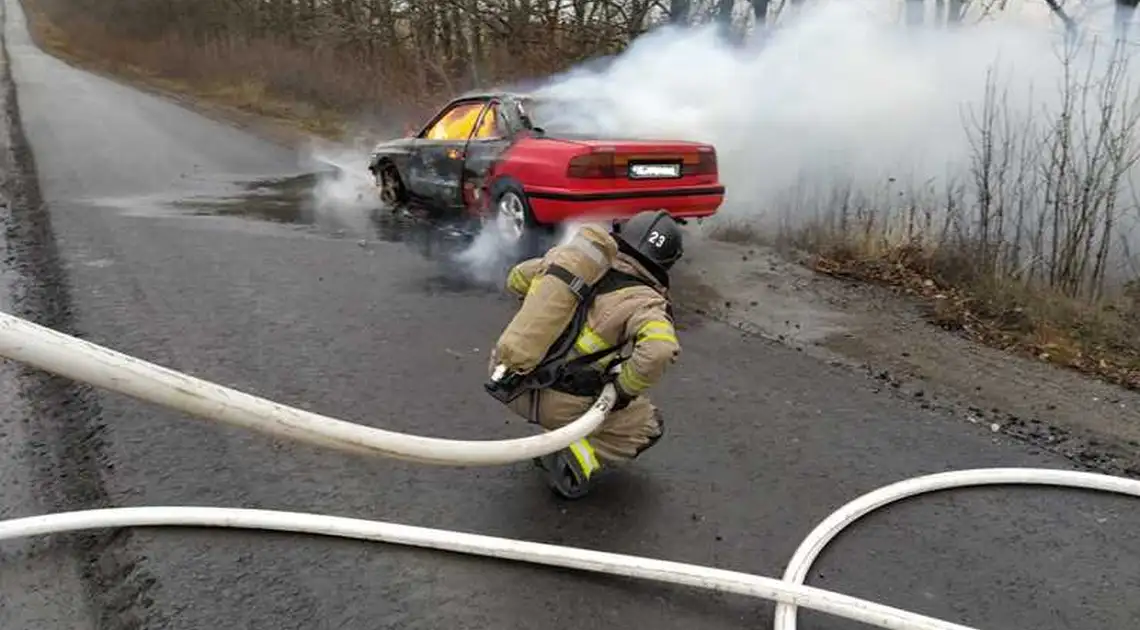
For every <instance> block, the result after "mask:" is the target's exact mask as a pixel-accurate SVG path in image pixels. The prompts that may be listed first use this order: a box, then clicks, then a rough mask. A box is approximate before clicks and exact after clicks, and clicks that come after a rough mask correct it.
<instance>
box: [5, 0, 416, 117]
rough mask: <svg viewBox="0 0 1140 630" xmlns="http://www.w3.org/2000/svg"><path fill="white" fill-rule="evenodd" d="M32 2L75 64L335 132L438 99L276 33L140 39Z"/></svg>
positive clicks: (42, 41)
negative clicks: (399, 90) (202, 40)
mask: <svg viewBox="0 0 1140 630" xmlns="http://www.w3.org/2000/svg"><path fill="white" fill-rule="evenodd" d="M28 5H29V6H28V8H27V13H28V19H29V23H30V30H31V32H32V36H33V38H34V39H35V40H36V43H37V44H39V45H40V46H41V47H42V48H44V49H45V50H47V51H48V52H50V53H51V54H53V55H55V56H57V57H59V58H61V59H64V60H66V61H68V62H70V63H73V64H75V65H77V66H80V67H84V68H87V69H90V70H95V71H98V72H102V73H106V74H110V75H115V76H118V77H120V78H123V79H126V80H129V81H131V82H134V83H136V84H142V85H145V86H149V87H152V88H156V89H158V90H160V91H163V92H167V93H174V94H180V95H184V96H188V97H191V98H194V99H200V100H203V101H206V102H209V103H213V104H217V105H221V106H224V107H228V108H233V109H236V110H239V111H242V112H246V113H249V114H254V115H257V116H262V117H265V118H268V119H271V120H274V121H277V122H280V123H284V124H287V125H289V126H292V127H295V128H298V129H301V130H303V131H306V132H308V133H312V134H315V135H319V136H323V137H326V138H330V139H339V138H341V137H342V136H343V135H344V134H345V132H346V131H347V129H348V123H349V122H350V121H356V120H362V119H363V120H367V119H379V118H381V117H386V116H387V117H391V116H392V115H393V114H396V115H401V114H402V115H404V116H407V115H408V113H409V112H421V111H423V110H424V108H425V107H430V105H427V104H426V103H431V99H430V98H421V99H419V101H418V102H416V101H414V100H412V99H409V98H405V99H391V98H383V97H384V96H385V95H384V94H383V91H382V90H380V89H379V88H378V87H377V82H376V81H375V74H374V72H373V69H371V68H369V67H366V66H361V65H359V64H352V63H345V60H343V59H338V58H337V57H336V56H335V55H331V54H319V53H314V52H313V51H303V50H297V49H292V48H289V47H286V46H282V45H280V44H277V43H275V42H273V41H272V40H257V41H244V40H241V39H237V38H234V39H232V40H230V41H224V42H223V41H214V42H211V43H209V44H193V43H191V42H188V41H185V40H184V39H183V38H181V37H179V36H178V35H177V34H167V35H164V36H162V37H161V38H159V39H156V40H154V41H132V40H127V39H123V38H119V37H115V36H114V35H113V34H112V33H110V32H109V31H108V30H107V29H106V28H105V27H104V26H103V25H102V24H99V23H97V22H92V21H87V20H82V19H78V18H73V19H69V20H68V24H67V27H66V29H65V28H64V27H62V26H60V25H59V24H57V23H56V22H55V21H53V20H52V19H50V18H49V16H48V15H47V14H46V12H44V11H43V10H41V9H39V8H38V7H37V5H36V3H35V1H34V0H33V1H32V2H29V3H28ZM394 101H395V102H394ZM381 103H384V104H385V105H386V106H387V108H386V109H385V107H382V106H381V105H380V104H381ZM413 116H414V114H413Z"/></svg>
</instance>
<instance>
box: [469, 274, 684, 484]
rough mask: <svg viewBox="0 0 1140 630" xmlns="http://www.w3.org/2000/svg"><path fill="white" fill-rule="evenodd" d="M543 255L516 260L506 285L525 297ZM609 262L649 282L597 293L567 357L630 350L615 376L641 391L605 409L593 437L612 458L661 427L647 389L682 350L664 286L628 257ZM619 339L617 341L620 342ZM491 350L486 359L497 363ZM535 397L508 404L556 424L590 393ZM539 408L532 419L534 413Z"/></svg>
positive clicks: (574, 413) (580, 407)
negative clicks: (617, 406)
mask: <svg viewBox="0 0 1140 630" xmlns="http://www.w3.org/2000/svg"><path fill="white" fill-rule="evenodd" d="M543 264H544V263H543V260H542V259H541V258H533V259H530V260H527V261H524V262H522V263H519V264H518V265H516V266H515V267H514V268H513V269H511V271H510V273H509V274H508V276H507V289H508V290H509V291H510V292H511V293H513V294H514V295H515V296H517V297H518V298H520V299H521V298H524V297H525V296H526V294H527V291H528V290H529V289H530V287H531V280H532V279H533V278H534V277H535V276H536V275H537V274H539V273H540V272H541V271H542V267H543ZM613 268H614V269H616V270H618V271H622V272H624V273H627V274H631V275H635V276H638V277H640V278H643V279H644V280H645V281H646V282H647V283H648V285H634V286H630V287H625V288H621V289H618V290H616V291H613V292H609V293H600V294H598V295H597V296H596V297H595V298H594V303H593V304H592V306H591V308H590V311H589V313H588V315H587V320H586V323H585V326H583V328H582V332H581V333H580V334H579V336H578V339H577V340H576V343H575V344H574V349H573V350H572V351H571V353H570V356H569V357H568V358H571V359H572V358H574V357H576V356H582V355H586V354H590V353H593V352H595V351H598V350H602V349H605V348H616V349H617V351H618V352H619V353H620V354H621V356H627V357H628V359H626V360H625V361H624V362H623V363H622V364H621V371H620V373H619V375H618V377H617V380H616V383H617V386H618V387H620V388H621V389H622V390H623V391H624V392H625V393H627V394H629V395H631V396H638V398H637V399H636V400H635V401H634V402H633V403H632V404H630V405H629V406H628V407H626V408H625V409H620V410H616V411H613V412H611V413H610V414H609V416H608V417H607V419H606V420H605V422H604V423H603V425H602V427H600V428H599V430H598V431H596V432H595V434H594V435H593V436H591V438H590V439H591V442H592V443H593V446H594V447H595V448H596V449H597V454H598V455H600V456H601V457H602V458H603V459H604V460H608V461H611V462H614V461H621V460H627V459H629V458H631V457H633V456H635V455H636V454H637V452H638V451H639V450H640V448H641V447H643V446H644V445H645V443H646V442H648V441H649V440H650V439H651V438H653V437H654V436H655V435H657V434H658V433H659V432H660V427H658V426H657V424H656V422H657V415H656V412H657V411H656V409H655V407H654V406H653V405H652V404H651V403H650V401H649V398H648V396H647V395H646V392H647V391H648V390H649V389H650V388H651V387H653V386H654V385H655V384H656V383H657V382H658V380H660V378H661V377H662V376H663V375H664V373H665V370H666V369H667V368H668V367H669V366H670V365H671V364H672V363H674V362H675V361H676V360H677V358H678V357H679V356H680V352H681V345H680V343H679V342H678V340H677V333H676V330H675V329H674V325H673V318H672V317H671V316H670V314H669V310H668V305H669V302H668V289H667V287H665V286H664V285H662V284H661V283H660V282H659V281H658V280H657V279H656V278H655V277H654V276H653V274H651V273H649V272H648V271H647V270H646V269H645V267H643V266H642V265H641V264H640V263H639V262H637V261H636V260H635V259H633V258H632V257H630V256H628V255H626V254H624V253H620V252H619V253H618V255H617V257H616V258H615V259H614V262H613ZM619 344H621V345H620V346H619ZM493 354H494V353H492V357H491V366H492V367H493V366H494V365H495V357H494V356H493ZM615 356H616V354H607V355H605V356H603V357H602V358H601V359H599V360H597V361H596V362H595V363H594V365H595V366H596V367H597V369H599V370H601V369H602V368H603V367H604V366H605V365H606V364H607V363H609V362H610V361H611V360H612V359H613V358H614V357H615ZM538 396H539V398H538V403H537V404H534V403H533V401H531V400H530V396H522V397H520V398H518V399H516V400H515V401H513V402H512V403H511V404H510V405H509V407H510V408H511V409H512V410H513V411H514V412H515V413H518V414H519V415H521V416H523V417H526V418H529V419H531V420H532V421H537V422H538V423H539V424H541V425H542V426H543V427H545V428H547V429H556V428H558V427H560V426H563V425H565V424H567V423H569V422H572V421H574V420H576V419H577V418H578V417H579V416H581V415H582V414H583V413H585V412H586V410H588V409H589V408H590V406H591V405H592V404H593V402H594V400H593V398H590V397H583V396H572V395H570V394H567V393H564V392H560V391H554V390H546V391H543V392H540V393H539V394H538ZM533 414H537V416H538V417H537V418H534V417H532V415H533Z"/></svg>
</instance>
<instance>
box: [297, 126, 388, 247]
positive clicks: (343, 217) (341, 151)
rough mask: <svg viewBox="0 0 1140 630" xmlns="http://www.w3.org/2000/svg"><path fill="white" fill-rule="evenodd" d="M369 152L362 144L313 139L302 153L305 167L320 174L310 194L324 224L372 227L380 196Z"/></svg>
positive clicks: (355, 229)
mask: <svg viewBox="0 0 1140 630" xmlns="http://www.w3.org/2000/svg"><path fill="white" fill-rule="evenodd" d="M368 156H369V152H368V150H367V149H365V148H363V147H362V146H353V145H332V144H328V143H320V142H316V141H314V142H312V143H311V144H310V145H309V146H308V147H305V149H304V151H303V152H302V155H301V163H302V167H303V168H305V169H307V170H310V171H315V172H317V173H318V177H317V181H316V184H315V185H314V186H313V189H312V191H311V193H310V195H311V202H312V205H313V212H314V214H315V215H316V218H317V221H318V223H320V224H323V225H335V226H337V227H340V228H347V229H351V230H352V231H353V232H356V233H358V234H366V233H367V232H368V230H369V216H370V213H371V212H372V211H373V210H375V209H376V208H378V207H379V206H380V197H379V195H378V194H377V192H376V186H375V184H374V182H373V179H372V177H371V173H369V172H368Z"/></svg>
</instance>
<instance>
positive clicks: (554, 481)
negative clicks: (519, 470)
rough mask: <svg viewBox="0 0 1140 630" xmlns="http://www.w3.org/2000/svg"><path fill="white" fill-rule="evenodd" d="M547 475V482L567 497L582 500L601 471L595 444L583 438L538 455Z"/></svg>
mask: <svg viewBox="0 0 1140 630" xmlns="http://www.w3.org/2000/svg"><path fill="white" fill-rule="evenodd" d="M534 461H535V464H537V465H538V467H539V468H541V469H542V470H543V472H544V473H545V475H546V484H547V485H548V486H550V489H551V490H553V491H554V492H555V493H557V494H558V495H560V496H562V497H563V498H565V499H580V498H582V497H583V496H585V495H586V494H587V493H588V492H589V491H590V488H591V480H592V479H593V477H594V475H595V474H597V473H598V471H599V470H601V468H602V465H601V463H600V462H599V461H598V456H597V454H595V453H594V447H593V446H591V445H590V442H589V440H587V439H585V438H583V439H581V440H578V441H577V442H574V443H572V444H571V445H570V446H568V447H566V448H564V449H562V450H561V451H558V452H556V453H551V454H549V455H543V456H542V457H537V458H535V460H534Z"/></svg>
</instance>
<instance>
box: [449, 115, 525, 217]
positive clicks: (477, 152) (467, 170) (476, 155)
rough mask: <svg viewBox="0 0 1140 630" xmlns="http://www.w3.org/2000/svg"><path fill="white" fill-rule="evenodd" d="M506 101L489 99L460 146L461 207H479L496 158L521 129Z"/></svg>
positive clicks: (509, 144) (481, 204)
mask: <svg viewBox="0 0 1140 630" xmlns="http://www.w3.org/2000/svg"><path fill="white" fill-rule="evenodd" d="M509 108H510V103H508V102H504V101H502V100H500V99H492V100H491V101H490V102H489V103H488V104H487V108H486V109H484V110H483V113H482V115H481V116H480V117H479V121H478V122H477V123H476V125H475V128H474V129H473V130H472V134H471V136H470V137H469V138H468V140H467V142H466V144H465V145H464V147H463V170H462V174H461V177H460V182H459V184H460V195H461V196H462V197H461V199H460V203H462V205H463V206H464V207H465V208H471V207H475V208H480V207H482V206H483V201H484V200H483V198H482V195H483V194H484V193H485V191H484V190H483V186H484V182H485V181H486V178H487V175H488V174H489V173H490V171H491V168H492V167H493V166H494V165H495V163H496V162H497V161H498V159H499V157H500V156H502V154H503V153H504V152H505V151H506V150H507V149H508V148H509V147H510V146H511V144H512V143H513V142H514V138H515V134H516V133H518V132H519V131H521V130H522V128H521V126H520V124H519V123H518V122H517V121H514V120H512V119H511V117H510V116H509V115H508V113H509V111H510V110H509Z"/></svg>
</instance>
